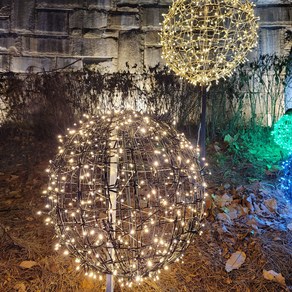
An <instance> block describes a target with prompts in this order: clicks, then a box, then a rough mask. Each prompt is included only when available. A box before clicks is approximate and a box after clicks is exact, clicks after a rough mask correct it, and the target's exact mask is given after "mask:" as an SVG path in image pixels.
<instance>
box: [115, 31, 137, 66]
mask: <svg viewBox="0 0 292 292" xmlns="http://www.w3.org/2000/svg"><path fill="white" fill-rule="evenodd" d="M141 42H142V35H141V34H139V33H138V31H129V32H124V33H121V34H120V37H119V58H118V69H119V70H128V68H127V66H126V63H127V64H128V66H129V68H130V71H133V72H134V71H137V70H139V69H141V67H142V63H143V62H142V51H141ZM133 67H135V68H133Z"/></svg>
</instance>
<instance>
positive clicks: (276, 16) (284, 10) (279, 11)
mask: <svg viewBox="0 0 292 292" xmlns="http://www.w3.org/2000/svg"><path fill="white" fill-rule="evenodd" d="M255 12H256V14H257V16H259V17H260V22H268V23H271V22H292V20H291V15H292V6H291V5H290V6H276V7H268V6H265V7H257V8H256V9H255Z"/></svg>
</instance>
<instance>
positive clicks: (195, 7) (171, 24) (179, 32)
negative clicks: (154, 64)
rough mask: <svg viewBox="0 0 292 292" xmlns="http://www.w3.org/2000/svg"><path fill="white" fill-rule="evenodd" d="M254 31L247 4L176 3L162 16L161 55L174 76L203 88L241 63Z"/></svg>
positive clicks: (228, 0)
mask: <svg viewBox="0 0 292 292" xmlns="http://www.w3.org/2000/svg"><path fill="white" fill-rule="evenodd" d="M257 28H258V25H257V18H256V17H255V15H254V11H253V4H252V3H251V2H249V1H248V0H243V1H241V0H204V1H202V0H200V1H188V0H176V1H174V2H173V4H172V6H171V7H170V9H169V12H168V14H166V15H165V16H164V21H163V27H162V33H161V44H162V55H163V58H164V59H165V61H166V63H167V65H168V66H169V68H170V69H172V70H173V71H174V72H175V73H176V74H177V75H179V76H181V77H183V78H186V79H187V80H189V81H190V82H192V83H193V84H200V85H206V84H209V83H210V82H211V81H214V80H218V79H219V78H222V77H223V78H224V77H228V76H230V75H231V74H232V73H233V71H234V69H235V68H236V67H237V66H238V65H239V64H240V63H243V62H245V60H246V55H247V53H248V52H249V51H251V49H252V48H253V47H254V46H255V45H256V43H257Z"/></svg>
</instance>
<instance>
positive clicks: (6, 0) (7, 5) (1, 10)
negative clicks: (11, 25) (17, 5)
mask: <svg viewBox="0 0 292 292" xmlns="http://www.w3.org/2000/svg"><path fill="white" fill-rule="evenodd" d="M10 14H11V0H0V17H1V16H7V17H9V16H10Z"/></svg>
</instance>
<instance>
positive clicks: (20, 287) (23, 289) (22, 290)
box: [14, 283, 26, 292]
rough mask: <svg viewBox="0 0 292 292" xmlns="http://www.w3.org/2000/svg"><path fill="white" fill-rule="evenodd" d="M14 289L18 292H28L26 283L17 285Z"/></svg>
mask: <svg viewBox="0 0 292 292" xmlns="http://www.w3.org/2000/svg"><path fill="white" fill-rule="evenodd" d="M14 289H15V290H16V291H17V292H26V287H25V285H24V283H17V284H15V286H14Z"/></svg>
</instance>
